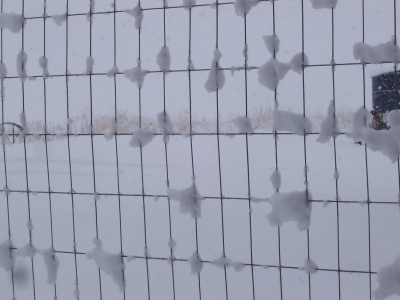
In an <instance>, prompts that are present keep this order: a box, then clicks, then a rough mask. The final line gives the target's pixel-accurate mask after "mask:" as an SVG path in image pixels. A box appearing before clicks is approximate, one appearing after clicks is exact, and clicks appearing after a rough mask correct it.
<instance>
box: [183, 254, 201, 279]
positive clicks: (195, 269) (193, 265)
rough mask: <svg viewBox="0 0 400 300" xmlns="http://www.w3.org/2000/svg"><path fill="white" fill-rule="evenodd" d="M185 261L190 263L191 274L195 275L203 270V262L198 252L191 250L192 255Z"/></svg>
mask: <svg viewBox="0 0 400 300" xmlns="http://www.w3.org/2000/svg"><path fill="white" fill-rule="evenodd" d="M187 262H188V263H189V265H190V270H191V272H192V274H194V275H197V274H199V273H200V272H201V270H203V262H202V261H201V258H200V255H199V253H198V252H193V254H192V256H191V257H189V258H188V259H187Z"/></svg>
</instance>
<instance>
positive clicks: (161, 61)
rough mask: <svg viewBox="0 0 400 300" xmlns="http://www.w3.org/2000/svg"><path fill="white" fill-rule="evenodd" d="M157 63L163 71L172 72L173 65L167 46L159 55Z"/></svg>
mask: <svg viewBox="0 0 400 300" xmlns="http://www.w3.org/2000/svg"><path fill="white" fill-rule="evenodd" d="M156 61H157V64H158V66H159V67H160V70H161V71H164V72H167V71H169V70H170V68H169V67H170V65H171V54H170V52H169V48H168V47H167V46H163V47H161V49H160V51H159V52H158V54H157V59H156Z"/></svg>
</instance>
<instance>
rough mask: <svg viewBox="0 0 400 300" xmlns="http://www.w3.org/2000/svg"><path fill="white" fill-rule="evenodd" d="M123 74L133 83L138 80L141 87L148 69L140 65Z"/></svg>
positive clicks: (137, 82) (138, 85) (137, 83)
mask: <svg viewBox="0 0 400 300" xmlns="http://www.w3.org/2000/svg"><path fill="white" fill-rule="evenodd" d="M123 74H124V76H125V77H126V78H128V79H129V80H130V81H132V82H133V83H135V82H136V85H137V87H138V88H141V87H142V85H143V82H144V76H146V74H147V71H145V70H143V69H142V68H141V67H140V65H138V66H137V67H135V68H132V69H127V70H125V71H124V72H123Z"/></svg>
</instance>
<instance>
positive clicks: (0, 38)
mask: <svg viewBox="0 0 400 300" xmlns="http://www.w3.org/2000/svg"><path fill="white" fill-rule="evenodd" d="M0 4H1V13H3V7H4V2H3V0H1V3H0ZM0 48H1V53H0V61H1V63H2V64H3V28H0ZM0 96H1V121H2V122H5V119H4V118H5V113H4V109H5V108H4V100H5V97H4V78H3V77H2V78H1V95H0ZM1 134H2V136H1V139H2V148H3V164H4V183H5V186H4V187H3V192H4V194H5V197H6V203H7V227H8V228H7V231H8V240H9V241H10V246H11V218H10V198H9V195H10V193H9V188H8V176H7V156H6V143H7V141H6V138H7V135H6V132H5V128H4V126H2V131H1ZM13 138H14V135H13ZM4 190H5V191H4ZM12 256H13V250H12V249H11V248H10V258H11V259H12ZM11 286H12V295H13V298H15V283H14V270H11Z"/></svg>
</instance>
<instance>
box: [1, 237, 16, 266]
mask: <svg viewBox="0 0 400 300" xmlns="http://www.w3.org/2000/svg"><path fill="white" fill-rule="evenodd" d="M11 247H12V244H11V242H10V241H9V240H6V241H4V242H3V243H1V244H0V268H3V269H4V270H6V271H11V270H12V269H13V268H14V263H15V258H14V257H13V256H12V255H11V252H10V251H11Z"/></svg>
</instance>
